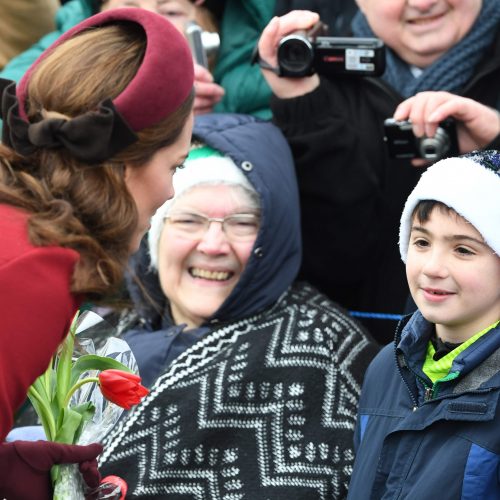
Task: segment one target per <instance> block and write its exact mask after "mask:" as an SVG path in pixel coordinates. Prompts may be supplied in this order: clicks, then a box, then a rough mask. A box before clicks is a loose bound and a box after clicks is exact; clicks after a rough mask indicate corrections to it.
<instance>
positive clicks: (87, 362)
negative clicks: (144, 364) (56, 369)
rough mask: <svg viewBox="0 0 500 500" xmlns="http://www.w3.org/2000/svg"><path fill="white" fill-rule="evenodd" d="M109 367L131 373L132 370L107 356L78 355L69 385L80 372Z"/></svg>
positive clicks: (73, 382)
mask: <svg viewBox="0 0 500 500" xmlns="http://www.w3.org/2000/svg"><path fill="white" fill-rule="evenodd" d="M111 369H113V370H123V371H124V372H128V373H132V370H131V369H130V368H129V367H128V366H125V365H124V364H123V363H120V362H119V361H116V359H112V358H107V357H105V356H98V355H97V354H86V355H84V356H80V357H79V358H78V359H77V360H76V361H75V363H74V365H73V368H72V370H71V385H70V387H72V386H73V385H74V384H75V383H76V381H77V380H78V379H79V378H80V375H81V374H82V373H85V372H88V371H92V370H98V371H103V370H111ZM68 389H69V388H68ZM66 392H68V391H66Z"/></svg>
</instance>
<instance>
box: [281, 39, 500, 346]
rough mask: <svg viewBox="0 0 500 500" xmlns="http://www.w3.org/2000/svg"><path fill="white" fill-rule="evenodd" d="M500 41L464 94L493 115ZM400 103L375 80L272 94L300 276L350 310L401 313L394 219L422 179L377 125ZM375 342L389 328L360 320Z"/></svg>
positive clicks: (498, 96)
mask: <svg viewBox="0 0 500 500" xmlns="http://www.w3.org/2000/svg"><path fill="white" fill-rule="evenodd" d="M499 82H500V37H497V40H496V42H495V43H494V44H493V45H492V47H491V50H490V51H489V52H488V53H486V54H485V55H484V58H483V60H482V62H481V63H480V64H479V66H478V68H477V72H476V74H475V75H474V77H473V78H472V80H471V81H470V82H469V83H468V84H467V85H466V87H465V88H464V89H463V92H462V94H463V95H464V96H467V97H471V98H473V99H475V100H477V101H479V102H482V103H484V104H487V105H490V106H493V107H495V108H497V109H500V85H499ZM402 100H403V98H402V97H401V96H400V95H399V94H398V93H397V92H395V91H394V89H392V88H390V87H389V86H388V85H387V84H386V83H384V82H383V81H382V80H381V79H377V78H352V77H351V78H346V77H344V78H341V77H338V78H335V79H334V80H333V79H332V80H328V79H326V78H322V80H321V85H320V86H319V88H317V89H316V90H315V91H313V92H311V93H310V94H307V95H304V96H301V97H298V98H294V99H283V100H281V99H277V98H275V97H273V100H272V110H273V113H274V121H275V123H276V124H277V125H278V126H279V127H280V128H281V129H282V130H283V132H284V134H285V136H286V137H287V139H288V141H289V143H290V145H291V147H292V151H293V154H294V159H295V164H296V169H297V176H298V182H299V190H300V197H301V204H302V233H303V252H304V257H303V265H302V270H301V277H302V278H304V279H306V280H307V281H309V282H310V283H312V284H313V285H315V286H316V287H318V288H319V289H320V290H321V291H323V292H324V293H326V294H327V295H328V296H329V297H330V298H332V299H333V300H335V301H336V302H339V303H340V304H341V305H343V306H344V307H347V308H349V309H351V310H357V311H363V312H375V313H392V314H401V313H403V312H404V309H405V303H406V300H407V297H408V289H407V285H406V279H405V274H404V266H403V263H402V262H401V259H400V256H399V251H398V228H399V218H400V215H401V212H402V209H403V205H404V202H405V200H406V198H407V197H408V195H409V193H410V191H411V190H412V188H413V187H414V186H415V184H416V182H417V181H418V178H419V176H420V172H421V170H420V169H417V168H414V167H412V166H411V165H410V163H409V162H408V161H406V160H391V159H390V158H389V157H388V154H387V151H386V149H385V144H384V141H383V136H384V130H383V121H384V119H385V118H388V117H391V116H392V115H393V113H394V111H395V109H396V107H397V105H398V104H399V103H400V102H401V101H402ZM366 324H367V326H368V328H369V329H370V330H371V332H372V333H373V335H374V336H375V337H376V339H377V340H379V341H380V342H382V343H387V342H389V341H390V340H391V338H392V335H393V331H394V328H395V326H396V323H395V322H394V321H381V320H373V321H371V322H367V323H366Z"/></svg>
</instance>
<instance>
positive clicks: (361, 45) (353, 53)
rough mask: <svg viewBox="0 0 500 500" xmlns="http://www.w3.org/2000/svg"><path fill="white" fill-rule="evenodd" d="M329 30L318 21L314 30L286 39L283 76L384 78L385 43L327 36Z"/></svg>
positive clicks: (280, 50) (281, 61)
mask: <svg viewBox="0 0 500 500" xmlns="http://www.w3.org/2000/svg"><path fill="white" fill-rule="evenodd" d="M327 29H328V27H327V26H326V25H325V24H323V23H322V22H321V21H318V22H317V23H316V24H315V25H314V26H313V27H312V28H311V29H310V30H307V31H306V30H300V31H296V32H294V33H291V34H290V35H288V36H286V37H284V38H282V39H281V40H280V43H279V46H278V69H279V76H288V77H295V78H298V77H301V76H310V75H312V74H314V73H319V74H321V75H326V76H336V75H351V76H380V75H381V74H382V73H383V72H384V70H385V49H384V44H383V43H382V41H381V40H379V39H378V38H352V37H351V38H349V37H331V36H326V35H327Z"/></svg>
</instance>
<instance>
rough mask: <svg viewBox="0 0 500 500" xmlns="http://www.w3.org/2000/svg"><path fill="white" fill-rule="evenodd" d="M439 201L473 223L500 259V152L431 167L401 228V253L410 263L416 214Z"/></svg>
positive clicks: (412, 198)
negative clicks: (425, 202) (427, 202)
mask: <svg viewBox="0 0 500 500" xmlns="http://www.w3.org/2000/svg"><path fill="white" fill-rule="evenodd" d="M423 200H435V201H439V202H441V203H443V204H445V205H446V206H448V207H450V208H452V209H453V210H454V211H455V212H457V213H458V214H459V215H461V216H462V217H463V218H464V219H466V220H467V221H469V222H470V223H471V224H472V225H473V226H474V227H475V228H476V229H477V231H478V232H479V233H480V234H481V236H482V237H483V239H484V241H485V242H486V244H487V245H488V246H489V247H491V248H492V249H493V251H494V252H495V253H496V254H497V255H500V152H499V151H493V150H488V151H475V152H473V153H469V154H466V155H463V156H459V157H454V158H446V159H444V160H441V161H438V162H437V163H435V164H434V165H432V166H430V167H429V168H428V169H427V170H426V171H425V172H424V173H423V174H422V176H421V178H420V180H419V181H418V183H417V185H416V186H415V188H414V189H413V191H412V192H411V194H410V196H409V197H408V199H407V200H406V204H405V207H404V209H403V214H402V216H401V223H400V226H399V251H400V254H401V258H402V259H403V262H406V256H407V254H408V245H409V241H410V231H411V223H412V215H413V212H414V210H415V208H416V206H417V205H418V203H419V202H420V201H423Z"/></svg>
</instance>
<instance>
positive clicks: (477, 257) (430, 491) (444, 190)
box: [349, 151, 500, 500]
mask: <svg viewBox="0 0 500 500" xmlns="http://www.w3.org/2000/svg"><path fill="white" fill-rule="evenodd" d="M399 247H400V252H401V256H402V259H403V261H404V262H405V263H406V274H407V279H408V283H409V285H410V290H411V293H412V296H413V299H414V300H415V303H416V304H417V306H418V308H419V310H418V311H417V312H415V313H414V314H413V315H412V316H411V317H407V318H405V319H403V320H402V321H401V323H400V325H399V326H398V329H397V332H396V338H395V341H394V343H393V344H390V345H388V346H386V347H385V348H384V349H383V350H382V351H381V352H380V353H379V354H378V355H377V357H376V358H375V359H374V360H373V362H372V363H371V365H370V367H369V369H368V371H367V373H366V376H365V382H364V385H363V390H362V394H361V399H360V404H359V417H358V424H357V429H356V437H355V440H356V443H355V447H356V461H355V464H354V470H353V475H352V478H351V483H350V486H349V498H350V499H353V500H365V499H382V498H383V499H389V498H391V499H395V498H401V499H402V498H405V499H410V498H411V499H431V498H440V499H469V498H471V499H472V498H474V499H476V500H477V499H498V498H500V473H499V470H500V469H499V464H500V404H499V395H500V325H499V319H500V257H499V255H500V152H498V151H483V152H475V153H470V154H468V155H464V156H462V157H458V158H448V159H445V160H441V161H439V162H438V163H436V164H434V165H433V166H431V167H430V168H429V169H428V170H427V171H426V172H425V173H424V174H423V175H422V177H421V179H420V181H419V182H418V184H417V185H416V187H415V189H414V190H413V192H412V193H411V194H410V196H409V198H408V200H407V201H406V205H405V208H404V211H403V215H402V217H401V225H400V241H399Z"/></svg>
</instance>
